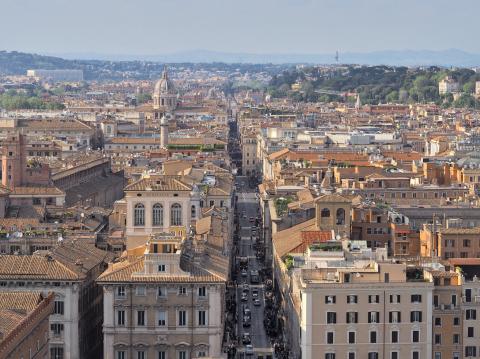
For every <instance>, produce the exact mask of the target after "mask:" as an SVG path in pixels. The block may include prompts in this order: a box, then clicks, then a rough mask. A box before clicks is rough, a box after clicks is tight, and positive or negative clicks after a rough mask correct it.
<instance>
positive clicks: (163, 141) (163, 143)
mask: <svg viewBox="0 0 480 359" xmlns="http://www.w3.org/2000/svg"><path fill="white" fill-rule="evenodd" d="M167 116H169V115H168V114H166V115H163V117H162V119H161V120H160V147H162V148H167V146H168V118H167Z"/></svg>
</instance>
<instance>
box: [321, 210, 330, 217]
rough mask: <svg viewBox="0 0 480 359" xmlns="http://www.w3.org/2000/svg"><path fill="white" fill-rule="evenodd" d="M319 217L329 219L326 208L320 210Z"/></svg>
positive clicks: (328, 212) (328, 211)
mask: <svg viewBox="0 0 480 359" xmlns="http://www.w3.org/2000/svg"><path fill="white" fill-rule="evenodd" d="M320 216H321V217H322V218H327V217H330V210H329V209H328V208H324V209H322V212H320Z"/></svg>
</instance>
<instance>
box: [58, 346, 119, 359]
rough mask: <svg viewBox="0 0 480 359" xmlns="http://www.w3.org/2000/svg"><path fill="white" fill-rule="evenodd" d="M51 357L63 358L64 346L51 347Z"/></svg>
mask: <svg viewBox="0 0 480 359" xmlns="http://www.w3.org/2000/svg"><path fill="white" fill-rule="evenodd" d="M50 359H63V348H59V347H53V348H50ZM117 359H118V357H117ZM120 359H125V358H120Z"/></svg>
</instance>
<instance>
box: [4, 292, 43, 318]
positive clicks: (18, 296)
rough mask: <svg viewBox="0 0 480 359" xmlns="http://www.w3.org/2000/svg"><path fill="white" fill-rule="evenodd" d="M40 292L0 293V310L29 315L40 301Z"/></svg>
mask: <svg viewBox="0 0 480 359" xmlns="http://www.w3.org/2000/svg"><path fill="white" fill-rule="evenodd" d="M42 299H43V297H42V293H41V292H23V291H12V292H4V291H0V309H11V310H15V311H16V312H18V313H23V314H26V313H29V312H31V311H32V310H34V309H35V308H36V307H37V305H38V303H40V302H41V301H42Z"/></svg>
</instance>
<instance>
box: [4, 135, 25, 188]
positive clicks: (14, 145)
mask: <svg viewBox="0 0 480 359" xmlns="http://www.w3.org/2000/svg"><path fill="white" fill-rule="evenodd" d="M2 147H3V152H2V184H3V185H4V186H6V187H9V188H13V187H18V186H21V185H22V184H23V171H24V169H25V167H26V153H25V147H26V141H25V136H24V135H22V134H15V135H13V136H9V137H8V138H7V139H6V140H5V141H3V143H2Z"/></svg>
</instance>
